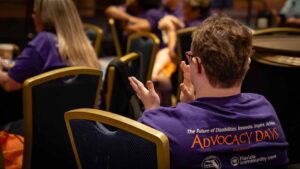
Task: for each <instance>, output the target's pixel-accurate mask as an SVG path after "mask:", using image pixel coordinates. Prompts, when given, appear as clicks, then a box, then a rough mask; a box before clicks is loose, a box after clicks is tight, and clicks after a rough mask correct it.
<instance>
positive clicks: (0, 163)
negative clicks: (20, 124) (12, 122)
mask: <svg viewBox="0 0 300 169" xmlns="http://www.w3.org/2000/svg"><path fill="white" fill-rule="evenodd" d="M0 169H5V165H4V158H3V152H2V144H0Z"/></svg>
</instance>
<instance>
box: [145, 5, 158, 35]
mask: <svg viewBox="0 0 300 169" xmlns="http://www.w3.org/2000/svg"><path fill="white" fill-rule="evenodd" d="M160 10H161V9H151V10H150V11H148V12H147V13H146V14H145V16H144V17H143V18H144V19H146V20H148V22H149V23H150V26H151V31H152V32H155V31H157V29H158V28H157V26H158V22H159V20H160V18H162V16H161V14H160V13H161V12H160Z"/></svg>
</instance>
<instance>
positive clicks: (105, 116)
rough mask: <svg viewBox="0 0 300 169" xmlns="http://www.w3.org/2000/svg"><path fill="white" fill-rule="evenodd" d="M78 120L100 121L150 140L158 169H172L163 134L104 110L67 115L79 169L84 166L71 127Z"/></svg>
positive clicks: (166, 142)
mask: <svg viewBox="0 0 300 169" xmlns="http://www.w3.org/2000/svg"><path fill="white" fill-rule="evenodd" d="M76 119H78V120H91V121H98V122H100V123H104V124H108V125H112V126H114V127H116V128H120V129H122V130H124V131H127V132H130V133H132V134H135V135H137V136H139V137H142V138H145V139H147V140H150V141H151V142H153V143H155V144H156V154H157V165H158V169H169V168H170V151H169V141H168V138H167V136H166V135H165V134H163V133H162V132H160V131H158V130H155V129H153V128H151V127H149V126H146V125H144V124H142V123H140V122H137V121H135V120H132V119H129V118H126V117H123V116H120V115H117V114H114V113H110V112H106V111H102V110H95V109H75V110H71V111H68V112H67V113H65V122H66V125H67V130H68V133H69V137H70V140H71V144H72V148H73V151H74V154H75V159H76V162H77V167H78V169H82V165H81V162H80V159H79V155H78V151H77V148H76V145H75V142H74V137H73V133H72V129H71V126H70V120H76Z"/></svg>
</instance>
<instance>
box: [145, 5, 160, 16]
mask: <svg viewBox="0 0 300 169" xmlns="http://www.w3.org/2000/svg"><path fill="white" fill-rule="evenodd" d="M163 15H164V8H163V7H160V8H156V9H150V10H148V11H146V12H145V14H144V16H146V17H157V18H160V17H162V16H163Z"/></svg>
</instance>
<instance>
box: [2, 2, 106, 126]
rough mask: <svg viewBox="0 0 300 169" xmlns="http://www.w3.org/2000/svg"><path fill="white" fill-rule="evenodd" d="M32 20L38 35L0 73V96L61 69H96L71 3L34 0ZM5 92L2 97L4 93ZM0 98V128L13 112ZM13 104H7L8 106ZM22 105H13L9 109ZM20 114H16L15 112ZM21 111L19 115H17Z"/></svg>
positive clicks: (94, 57)
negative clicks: (6, 107)
mask: <svg viewBox="0 0 300 169" xmlns="http://www.w3.org/2000/svg"><path fill="white" fill-rule="evenodd" d="M32 17H33V20H34V23H35V27H36V30H37V32H38V34H37V35H36V37H35V38H34V39H33V40H32V41H31V42H29V43H28V45H27V46H26V48H25V49H24V50H23V51H22V53H21V54H20V56H18V58H17V59H16V61H15V65H14V66H13V67H12V68H11V69H10V70H8V72H5V71H2V70H1V71H0V86H1V87H2V89H1V95H0V97H4V95H8V94H9V92H11V91H17V90H20V89H21V88H22V83H23V82H24V81H25V80H26V79H27V78H30V77H32V76H35V75H38V74H41V73H43V72H46V71H49V70H52V69H56V68H61V67H65V66H87V67H93V68H96V69H99V68H100V67H99V61H98V59H97V56H96V53H95V51H94V49H93V47H92V46H91V44H90V42H89V40H88V38H87V37H86V35H85V33H84V31H83V26H82V22H81V19H80V17H79V14H78V12H77V9H76V7H75V4H74V2H73V1H72V0H64V1H51V0H35V2H34V12H33V15H32ZM5 91H6V92H8V93H6V94H4V93H5ZM3 100H4V101H7V99H6V98H1V102H0V108H1V111H0V125H2V124H3V123H7V122H8V121H10V120H17V119H10V118H9V116H10V115H11V114H13V113H16V112H13V111H12V110H13V109H10V107H8V112H7V111H5V110H4V107H5V106H7V105H6V104H5V103H4V102H3ZM11 104H14V101H11V103H10V105H11ZM16 106H22V105H14V106H11V108H13V107H16ZM18 113H20V112H18ZM21 114H22V112H21V113H20V115H19V116H21Z"/></svg>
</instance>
